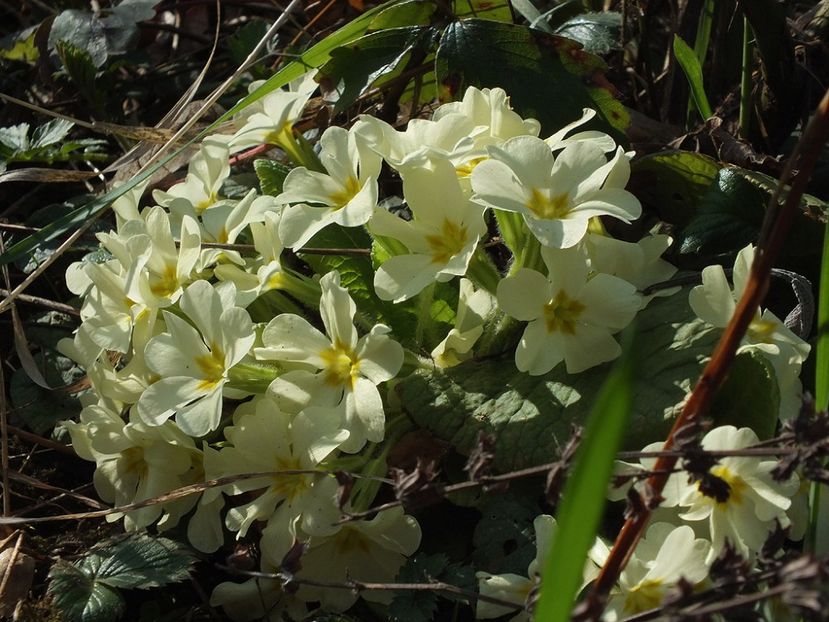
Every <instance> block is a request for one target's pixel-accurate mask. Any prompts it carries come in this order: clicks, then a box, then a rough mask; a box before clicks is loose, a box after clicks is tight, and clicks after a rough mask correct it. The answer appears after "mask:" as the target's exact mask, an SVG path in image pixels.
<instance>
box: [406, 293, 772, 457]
mask: <svg viewBox="0 0 829 622" xmlns="http://www.w3.org/2000/svg"><path fill="white" fill-rule="evenodd" d="M666 318H670V320H668V321H666ZM637 325H638V327H639V331H640V335H641V346H640V350H641V353H642V363H641V366H640V370H639V373H638V374H637V382H636V386H635V402H634V410H633V414H632V416H631V421H630V425H629V432H628V443H629V446H630V447H631V448H634V449H640V448H641V447H642V446H644V445H645V444H647V443H648V442H652V441H656V440H659V439H661V438H664V434H665V433H666V432H667V431H668V429H669V428H670V425H671V417H672V416H675V415H676V414H677V412H678V408H679V405H680V404H681V402H682V401H683V400H684V398H685V395H686V392H687V391H688V390H689V389H690V387H691V385H692V384H693V383H694V382H695V381H696V379H697V377H698V375H699V373H700V371H701V369H702V362H703V361H704V359H705V358H706V357H708V356H709V355H710V353H711V351H712V350H713V346H714V344H715V343H716V340H717V339H718V335H719V331H717V330H715V329H714V328H712V327H710V326H708V325H707V324H705V323H704V322H703V321H702V320H699V319H696V318H695V316H694V314H693V312H692V311H691V309H690V307H689V305H688V292H687V290H683V291H681V292H680V293H678V294H675V295H673V296H671V297H668V298H658V299H655V300H654V301H652V302H651V303H650V304H649V305H648V307H647V308H646V309H645V310H643V311H642V312H640V314H639V315H638V317H637ZM607 370H608V366H607V365H601V366H598V367H594V368H591V369H589V370H587V371H585V372H582V373H580V374H577V375H569V374H567V372H566V371H565V370H564V366H563V365H561V366H560V367H558V368H556V369H554V370H553V371H552V372H550V373H548V374H546V375H543V376H530V375H528V374H524V373H521V372H518V371H517V370H516V369H515V364H514V362H513V359H512V356H511V355H509V356H508V357H505V358H495V359H484V360H473V361H467V362H465V363H462V364H461V365H458V366H457V367H453V368H450V369H448V370H446V371H444V372H440V371H429V372H415V373H414V374H412V375H411V376H409V377H407V378H404V379H403V380H402V381H401V382H400V384H399V385H398V392H399V395H400V398H401V402H402V405H403V407H404V408H405V410H406V412H408V413H409V414H410V416H411V417H412V418H413V419H414V420H415V421H416V422H417V423H418V424H419V425H421V426H423V427H425V428H427V429H429V430H430V431H432V432H433V433H435V434H436V435H437V436H439V437H440V438H443V439H444V440H447V441H449V442H451V443H452V444H453V445H454V446H455V447H456V448H457V449H458V451H460V452H462V453H466V452H468V451H469V450H470V449H471V448H472V447H473V446H474V445H475V441H476V438H477V436H478V432H479V431H481V430H483V431H486V432H488V433H492V434H494V435H495V437H496V439H497V440H496V454H495V467H496V469H497V470H499V471H508V470H511V469H520V468H523V467H528V466H532V465H536V464H542V463H545V462H549V461H551V460H552V459H554V457H555V455H556V452H557V448H558V447H559V446H560V445H561V444H563V443H564V442H566V439H567V438H569V436H570V431H571V425H572V424H573V423H577V424H582V423H583V422H584V420H585V417H586V416H587V412H588V409H589V408H590V402H591V398H592V396H594V395H596V394H597V393H598V391H599V388H600V387H601V385H602V382H603V381H604V379H605V376H606V374H607ZM761 388H762V387H758V393H762V394H764V395H765V396H766V397H767V399H769V401H773V399H774V396H773V395H771V392H772V388H768V389H767V390H766V391H761V390H760V389H761ZM758 399H760V397H759V396H758ZM735 408H736V410H735V411H734V412H733V413H730V414H729V417H732V416H733V417H742V416H750V415H749V414H747V413H749V412H753V409H752V408H750V407H749V405H747V404H740V403H737V404H736V405H735Z"/></svg>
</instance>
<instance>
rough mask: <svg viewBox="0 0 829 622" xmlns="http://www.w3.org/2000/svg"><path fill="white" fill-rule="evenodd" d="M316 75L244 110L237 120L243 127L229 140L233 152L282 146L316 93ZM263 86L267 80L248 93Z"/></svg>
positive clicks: (314, 71) (302, 77) (253, 83)
mask: <svg viewBox="0 0 829 622" xmlns="http://www.w3.org/2000/svg"><path fill="white" fill-rule="evenodd" d="M316 73H317V72H316V70H315V69H314V70H311V71H309V72H308V73H306V74H304V75H303V76H301V77H300V78H298V79H297V80H293V81H292V82H291V83H290V84H289V86H288V88H289V90H284V89H276V90H274V91H271V92H270V93H268V94H267V95H265V96H264V97H262V98H261V99H260V100H258V101H256V102H254V103H252V104H251V105H249V106H247V107H246V108H245V109H244V110H242V112H240V113H239V116H238V117H237V120H236V122H237V123H241V124H242V127H241V128H239V130H237V131H236V133H235V134H233V136H232V137H231V138H230V150H231V152H232V153H236V152H238V151H241V150H243V149H248V148H250V147H256V146H258V145H263V144H271V145H276V144H280V143H281V142H282V141H283V140H284V137H285V136H286V135H287V134H289V133H290V132H291V131H292V129H293V125H294V123H296V121H297V120H298V119H299V118H300V116H302V109H303V108H305V104H306V103H308V100H309V99H310V98H311V95H312V94H313V92H314V91H315V90H316V89H317V86H318V84H317V83H316V82H315V81H314V75H315V74H316ZM264 83H265V81H264V80H257V81H255V82H251V83H250V85H249V86H248V92H250V93H252V92H253V91H255V90H256V89H257V88H259V87H260V86H262V84H264Z"/></svg>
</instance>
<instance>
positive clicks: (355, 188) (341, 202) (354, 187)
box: [328, 176, 360, 209]
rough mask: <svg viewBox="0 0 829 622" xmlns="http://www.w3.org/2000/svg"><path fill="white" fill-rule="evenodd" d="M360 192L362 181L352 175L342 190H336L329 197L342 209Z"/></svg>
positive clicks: (332, 202)
mask: <svg viewBox="0 0 829 622" xmlns="http://www.w3.org/2000/svg"><path fill="white" fill-rule="evenodd" d="M358 192H360V182H359V181H357V180H356V179H355V178H354V176H351V177H349V178H348V179H347V180H346V181H345V185H344V186H343V188H342V190H340V191H338V192H335V193H334V194H332V195H331V196H330V197H328V198H329V199H330V200H331V204H332V205H334V206H336V208H337V209H342V208H343V207H345V206H346V205H347V204H348V202H349V201H350V200H351V199H353V198H354V197H355V195H356V194H357V193H358Z"/></svg>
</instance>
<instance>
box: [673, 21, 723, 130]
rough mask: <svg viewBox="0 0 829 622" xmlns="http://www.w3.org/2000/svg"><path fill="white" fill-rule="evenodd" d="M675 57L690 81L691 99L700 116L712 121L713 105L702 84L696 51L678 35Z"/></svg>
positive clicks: (676, 37)
mask: <svg viewBox="0 0 829 622" xmlns="http://www.w3.org/2000/svg"><path fill="white" fill-rule="evenodd" d="M674 56H676V60H677V62H678V63H679V66H680V67H681V68H682V71H683V73H684V74H685V78H686V79H687V80H688V84H689V86H690V87H691V97H692V98H693V100H694V104H695V105H696V107H697V110H698V111H699V114H700V116H701V117H702V118H703V120H708V119H710V118H711V116H712V115H713V114H714V113H713V112H712V111H711V104H709V103H708V96H707V95H706V94H705V86H704V85H703V82H702V66H701V65H700V63H699V59H698V58H697V55H696V53H695V52H694V50H693V49H691V47H689V46H688V44H687V43H685V41H683V40H682V39H680V38H679V36H678V35H674Z"/></svg>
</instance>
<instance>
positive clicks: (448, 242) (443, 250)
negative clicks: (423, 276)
mask: <svg viewBox="0 0 829 622" xmlns="http://www.w3.org/2000/svg"><path fill="white" fill-rule="evenodd" d="M467 239H468V234H467V230H466V227H464V226H462V225H459V224H457V223H456V222H453V221H451V220H449V219H447V218H444V219H443V226H442V227H441V230H440V233H439V234H435V235H427V236H426V242H427V243H428V244H429V248H431V249H432V263H439V264H445V263H449V260H450V259H452V257H454V256H455V255H457V254H458V253H460V252H461V251H462V250H463V248H464V246H466V242H467Z"/></svg>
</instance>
